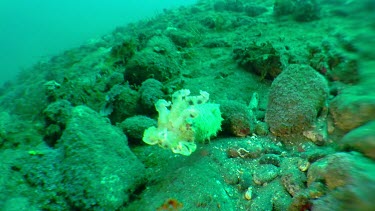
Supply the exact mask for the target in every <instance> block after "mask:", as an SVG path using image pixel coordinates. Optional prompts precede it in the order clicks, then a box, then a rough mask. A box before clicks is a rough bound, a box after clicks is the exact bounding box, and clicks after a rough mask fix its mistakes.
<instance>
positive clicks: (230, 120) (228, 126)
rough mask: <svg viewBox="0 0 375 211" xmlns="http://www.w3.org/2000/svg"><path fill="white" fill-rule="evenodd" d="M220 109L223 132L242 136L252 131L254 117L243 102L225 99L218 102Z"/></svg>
mask: <svg viewBox="0 0 375 211" xmlns="http://www.w3.org/2000/svg"><path fill="white" fill-rule="evenodd" d="M220 110H221V111H222V117H223V119H224V120H223V123H222V129H223V131H224V132H226V133H229V134H231V135H235V136H239V137H243V136H247V135H249V134H250V133H251V132H253V131H254V122H253V118H254V117H253V116H252V114H251V113H250V109H249V108H248V107H247V106H246V105H245V104H242V103H239V102H237V101H233V100H232V101H230V100H229V101H228V100H227V101H223V102H220Z"/></svg>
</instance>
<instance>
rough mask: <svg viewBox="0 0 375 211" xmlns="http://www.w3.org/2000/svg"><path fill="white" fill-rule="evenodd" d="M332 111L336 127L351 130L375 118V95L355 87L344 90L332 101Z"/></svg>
mask: <svg viewBox="0 0 375 211" xmlns="http://www.w3.org/2000/svg"><path fill="white" fill-rule="evenodd" d="M368 88H370V89H371V87H368ZM366 92H368V91H366ZM330 113H331V115H332V117H333V120H334V123H335V126H336V127H338V128H339V129H341V130H343V131H349V130H351V129H353V128H356V127H358V126H361V125H363V124H365V123H366V122H368V121H370V120H373V119H375V96H374V95H373V94H372V93H363V92H362V91H361V90H356V88H355V87H353V88H351V89H348V90H344V91H343V93H342V94H340V95H338V96H336V97H335V98H334V99H333V100H332V101H331V103H330Z"/></svg>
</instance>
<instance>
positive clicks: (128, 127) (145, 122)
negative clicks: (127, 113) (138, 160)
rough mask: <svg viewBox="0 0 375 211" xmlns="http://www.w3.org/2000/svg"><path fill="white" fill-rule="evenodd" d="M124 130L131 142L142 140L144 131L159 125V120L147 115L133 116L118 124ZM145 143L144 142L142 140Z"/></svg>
mask: <svg viewBox="0 0 375 211" xmlns="http://www.w3.org/2000/svg"><path fill="white" fill-rule="evenodd" d="M118 126H119V127H120V128H121V129H122V131H123V132H124V133H125V134H126V135H127V136H128V137H129V142H130V141H133V142H135V143H137V142H136V141H140V140H142V137H143V132H144V131H145V130H146V129H147V128H149V127H152V126H155V127H156V126H157V122H156V120H154V119H151V118H149V117H147V116H141V115H138V116H133V117H129V118H127V119H125V120H124V121H123V122H121V124H119V125H118ZM140 143H143V142H140Z"/></svg>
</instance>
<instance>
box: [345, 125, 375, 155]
mask: <svg viewBox="0 0 375 211" xmlns="http://www.w3.org/2000/svg"><path fill="white" fill-rule="evenodd" d="M339 145H340V147H341V149H343V150H356V151H359V152H362V153H363V154H364V155H366V156H367V157H370V158H372V159H375V121H371V122H369V123H367V124H365V125H363V126H360V127H358V128H356V129H354V130H352V131H350V132H349V133H347V134H346V135H345V136H344V137H343V138H342V139H341V141H340V143H339Z"/></svg>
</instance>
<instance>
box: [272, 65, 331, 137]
mask: <svg viewBox="0 0 375 211" xmlns="http://www.w3.org/2000/svg"><path fill="white" fill-rule="evenodd" d="M327 96H328V84H327V81H326V79H325V78H324V77H323V76H322V75H320V74H319V73H318V72H317V71H315V70H314V69H313V68H312V67H310V66H307V65H298V64H292V65H289V66H288V67H287V68H286V69H285V70H284V71H283V72H282V73H281V74H280V75H279V76H278V77H277V78H276V79H275V80H274V81H273V83H272V85H271V89H270V93H269V101H268V108H267V112H266V118H265V120H266V122H267V123H268V124H269V126H270V130H271V132H272V133H273V134H274V135H278V136H282V135H287V134H300V133H302V132H303V131H305V130H308V129H311V128H312V127H313V126H314V123H315V122H316V119H317V117H318V113H319V111H321V110H322V108H323V107H324V106H325V104H326V99H327Z"/></svg>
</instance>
